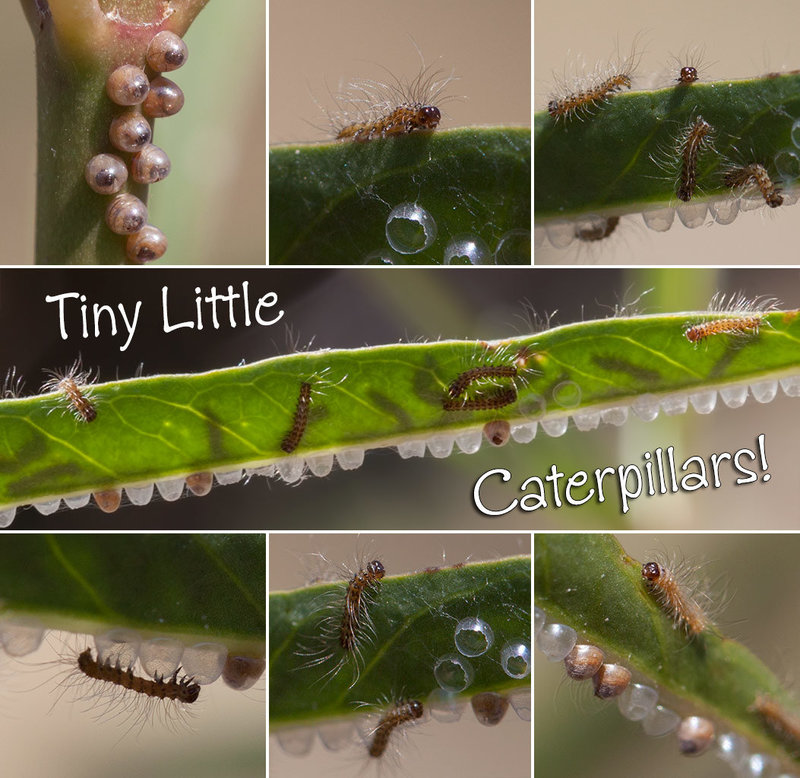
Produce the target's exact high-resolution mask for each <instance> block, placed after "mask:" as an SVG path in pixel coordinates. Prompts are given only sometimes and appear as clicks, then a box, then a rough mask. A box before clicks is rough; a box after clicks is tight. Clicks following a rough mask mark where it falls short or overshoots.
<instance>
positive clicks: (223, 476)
mask: <svg viewBox="0 0 800 778" xmlns="http://www.w3.org/2000/svg"><path fill="white" fill-rule="evenodd" d="M243 472H244V471H243V470H242V469H241V468H239V470H228V471H227V472H225V473H214V477H215V478H216V479H217V483H218V484H219V485H220V486H227V485H229V484H238V483H239V481H241V480H242V475H243Z"/></svg>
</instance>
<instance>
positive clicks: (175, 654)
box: [139, 638, 183, 678]
mask: <svg viewBox="0 0 800 778" xmlns="http://www.w3.org/2000/svg"><path fill="white" fill-rule="evenodd" d="M182 656H183V643H181V641H180V640H174V639H173V638H153V639H152V640H146V641H145V642H144V643H142V645H141V646H140V648H139V661H140V662H141V663H142V667H143V668H144V671H145V672H146V673H147V674H148V675H149V676H151V677H153V678H155V677H156V676H159V677H161V678H167V677H169V676H171V675H172V674H173V673H174V672H175V671H176V670H177V669H178V665H180V662H181V657H182Z"/></svg>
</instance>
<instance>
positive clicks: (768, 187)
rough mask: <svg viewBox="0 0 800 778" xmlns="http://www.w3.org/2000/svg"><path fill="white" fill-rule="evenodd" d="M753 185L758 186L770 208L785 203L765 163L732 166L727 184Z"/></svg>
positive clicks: (738, 185)
mask: <svg viewBox="0 0 800 778" xmlns="http://www.w3.org/2000/svg"><path fill="white" fill-rule="evenodd" d="M752 185H755V186H757V187H758V190H759V191H760V192H761V194H762V196H763V197H764V201H765V202H766V203H767V205H768V206H769V207H770V208H777V207H778V206H779V205H783V195H781V194H779V192H778V189H777V188H776V187H775V184H773V183H772V179H771V178H770V177H769V173H767V170H766V168H765V167H764V166H763V165H760V164H758V163H757V162H753V163H751V164H749V165H745V166H743V167H735V168H732V169H731V170H729V171H728V172H727V173H726V174H725V186H729V187H731V188H734V187H742V188H744V187H748V186H752Z"/></svg>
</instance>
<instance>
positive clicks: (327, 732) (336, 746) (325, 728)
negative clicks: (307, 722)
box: [317, 721, 355, 752]
mask: <svg viewBox="0 0 800 778" xmlns="http://www.w3.org/2000/svg"><path fill="white" fill-rule="evenodd" d="M317 731H318V732H319V739H320V740H321V741H322V745H323V746H325V748H326V749H327V750H328V751H334V752H335V751H341V750H342V749H343V748H345V747H346V746H349V745H350V744H351V743H352V742H353V736H354V734H355V724H353V722H352V721H334V722H331V723H330V724H323V725H322V726H320V727H319V729H318V730H317Z"/></svg>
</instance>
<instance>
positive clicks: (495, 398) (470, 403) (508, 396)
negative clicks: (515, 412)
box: [442, 386, 517, 411]
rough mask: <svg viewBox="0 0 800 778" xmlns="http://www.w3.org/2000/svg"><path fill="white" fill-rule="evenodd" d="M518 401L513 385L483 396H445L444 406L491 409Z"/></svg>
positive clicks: (475, 409) (459, 409)
mask: <svg viewBox="0 0 800 778" xmlns="http://www.w3.org/2000/svg"><path fill="white" fill-rule="evenodd" d="M516 401H517V390H516V388H515V387H513V386H511V387H508V388H505V389H498V390H497V391H495V392H492V393H491V394H486V395H483V396H481V397H475V398H466V399H463V400H461V399H457V400H450V399H447V398H445V399H444V400H443V401H442V408H443V409H444V410H446V411H490V410H494V409H496V408H504V407H505V406H506V405H511V404H512V403H515V402H516Z"/></svg>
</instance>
